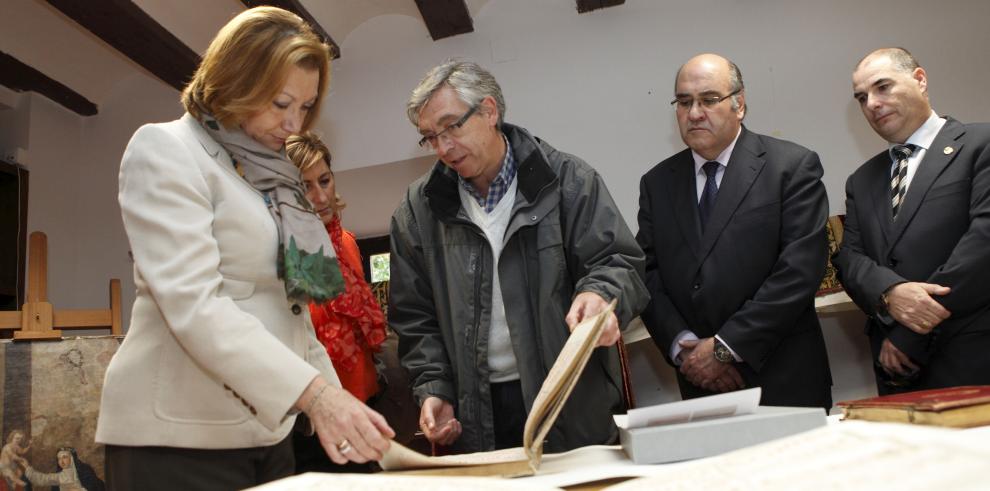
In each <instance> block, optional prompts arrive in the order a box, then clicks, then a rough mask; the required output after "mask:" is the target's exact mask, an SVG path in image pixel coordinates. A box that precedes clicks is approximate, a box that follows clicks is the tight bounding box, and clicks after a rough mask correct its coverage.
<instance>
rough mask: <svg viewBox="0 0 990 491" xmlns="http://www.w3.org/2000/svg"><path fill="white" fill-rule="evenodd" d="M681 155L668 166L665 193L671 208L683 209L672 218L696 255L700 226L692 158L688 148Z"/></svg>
mask: <svg viewBox="0 0 990 491" xmlns="http://www.w3.org/2000/svg"><path fill="white" fill-rule="evenodd" d="M681 155H682V157H681V158H680V159H679V160H678V161H677V162H676V163H675V164H674V165H672V166H671V167H670V173H671V176H670V179H669V180H666V179H665V180H664V182H666V183H667V190H666V191H667V192H666V193H665V194H666V195H667V196H668V197H669V199H670V209H671V210H683V211H682V212H680V213H674V219H675V220H676V221H677V225H678V228H679V229H680V231H681V234H682V235H684V240H685V241H686V242H687V244H688V248H689V249H691V252H692V253H693V254H695V255H696V256H697V254H698V243H699V240H700V236H701V227H700V222H699V221H698V193H697V181H696V177H695V175H694V159H692V158H691V151H690V150H686V151H684V152H682V153H681Z"/></svg>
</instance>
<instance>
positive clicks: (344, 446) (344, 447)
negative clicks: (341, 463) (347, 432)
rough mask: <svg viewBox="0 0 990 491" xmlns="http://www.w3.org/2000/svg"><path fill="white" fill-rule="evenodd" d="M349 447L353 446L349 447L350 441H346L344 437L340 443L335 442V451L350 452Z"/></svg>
mask: <svg viewBox="0 0 990 491" xmlns="http://www.w3.org/2000/svg"><path fill="white" fill-rule="evenodd" d="M351 448H353V447H351V442H349V441H347V440H346V439H344V440H341V441H340V443H338V444H337V451H338V452H340V453H341V454H345V453H347V452H350V451H351Z"/></svg>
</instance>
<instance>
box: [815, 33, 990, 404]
mask: <svg viewBox="0 0 990 491" xmlns="http://www.w3.org/2000/svg"><path fill="white" fill-rule="evenodd" d="M852 81H853V97H854V98H855V99H856V100H857V101H858V102H859V105H860V108H861V109H862V111H863V115H864V116H866V120H867V122H869V124H870V126H871V127H873V129H874V131H876V132H877V134H878V135H880V137H881V138H883V139H884V140H886V141H887V142H888V143H889V148H888V150H886V151H884V152H881V153H880V154H878V155H876V156H874V157H873V158H872V159H870V160H869V161H867V162H866V163H865V164H863V165H862V166H861V167H860V168H859V169H858V170H857V171H856V172H855V173H853V175H852V176H850V177H849V180H848V181H847V183H846V224H845V235H844V238H843V244H842V247H841V248H840V250H839V251H838V253H836V255H835V257H834V258H833V263H834V264H835V266H836V268H837V269H838V270H839V277H840V279H841V280H842V284H843V285H844V286H845V288H846V291H847V292H848V293H849V295H850V296H851V297H852V298H853V300H854V301H855V302H856V304H857V305H859V306H860V308H862V309H863V311H864V312H866V313H867V315H868V316H869V319H868V320H867V333H868V335H869V338H870V346H871V348H872V352H873V355H874V362H875V363H874V365H875V366H874V369H875V373H876V377H877V387H878V389H879V392H880V393H881V394H889V393H895V392H903V391H909V390H919V389H929V388H937V387H950V386H957V385H969V384H990V356H987V350H988V349H990V288H987V287H986V281H987V278H988V277H990V125H988V124H985V123H977V124H963V123H960V122H958V121H956V120H954V119H952V118H949V117H939V116H938V114H936V113H935V111H933V110H932V107H931V104H930V102H929V99H928V78H927V74H926V73H925V70H924V69H923V68H921V67H920V66H919V65H918V62H917V60H916V59H915V58H914V56H912V55H911V54H910V53H909V52H908V51H907V50H905V49H903V48H883V49H878V50H876V51H873V52H872V53H870V54H869V55H867V56H866V57H865V58H863V59H862V60H861V61H860V62H859V64H858V65H857V67H856V70H855V72H854V73H853V76H852Z"/></svg>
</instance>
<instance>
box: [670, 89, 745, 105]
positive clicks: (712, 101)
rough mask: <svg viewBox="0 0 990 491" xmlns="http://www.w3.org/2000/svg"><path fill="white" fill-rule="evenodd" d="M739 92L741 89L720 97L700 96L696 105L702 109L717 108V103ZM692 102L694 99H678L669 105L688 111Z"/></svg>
mask: <svg viewBox="0 0 990 491" xmlns="http://www.w3.org/2000/svg"><path fill="white" fill-rule="evenodd" d="M741 91H742V89H736V90H734V91H732V93H730V94H728V95H724V96H722V95H706V96H702V97H699V98H698V99H697V100H698V104H700V105H701V107H702V108H704V109H711V108H713V107H715V106H717V105H718V103H720V102H722V101H724V100H726V99H728V98H730V97H732V96H734V95H736V94H738V93H739V92H741ZM694 101H695V99H694V97H678V98H677V99H674V100H672V101H670V105H671V106H674V107H676V108H677V109H684V110H689V109H691V108H692V107H694Z"/></svg>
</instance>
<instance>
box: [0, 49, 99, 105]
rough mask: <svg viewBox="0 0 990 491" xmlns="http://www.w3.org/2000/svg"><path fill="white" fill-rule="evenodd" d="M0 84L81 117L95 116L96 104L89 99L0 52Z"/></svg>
mask: <svg viewBox="0 0 990 491" xmlns="http://www.w3.org/2000/svg"><path fill="white" fill-rule="evenodd" d="M0 84H3V85H5V86H7V87H9V88H10V89H11V90H15V91H17V92H24V91H31V92H37V93H39V94H41V95H43V96H45V97H47V98H49V99H51V100H53V101H55V102H57V103H59V104H61V105H63V106H65V107H66V108H68V109H69V110H71V111H73V112H75V113H76V114H79V115H81V116H93V115H95V114H96V104H93V103H92V102H90V100H89V99H87V98H85V97H83V96H82V95H80V94H79V93H78V92H76V91H74V90H72V89H70V88H68V87H66V86H64V85H62V84H61V83H59V82H58V81H57V80H55V79H52V78H51V77H49V76H47V75H45V74H44V73H41V72H39V71H38V70H35V69H34V68H32V67H30V66H28V65H25V64H24V63H22V62H21V61H20V60H18V59H17V58H14V57H13V56H10V55H8V54H7V53H4V52H2V51H0Z"/></svg>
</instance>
